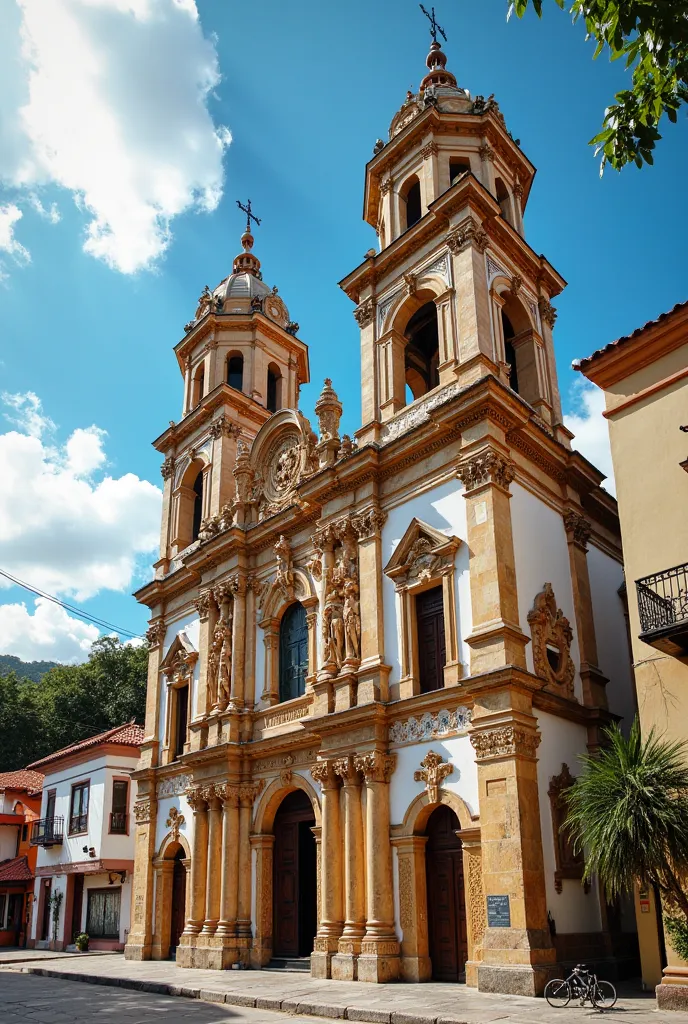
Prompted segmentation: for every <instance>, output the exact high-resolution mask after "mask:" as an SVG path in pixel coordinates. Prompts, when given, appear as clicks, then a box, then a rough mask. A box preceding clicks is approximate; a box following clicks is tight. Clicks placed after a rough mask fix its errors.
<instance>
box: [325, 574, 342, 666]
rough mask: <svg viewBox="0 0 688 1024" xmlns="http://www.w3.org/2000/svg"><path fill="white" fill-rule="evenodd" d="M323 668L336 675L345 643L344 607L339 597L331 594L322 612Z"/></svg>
mask: <svg viewBox="0 0 688 1024" xmlns="http://www.w3.org/2000/svg"><path fill="white" fill-rule="evenodd" d="M322 630H323V641H324V643H323V653H324V658H325V664H324V666H323V668H325V669H326V670H327V671H329V672H330V673H331V674H332V675H336V674H337V672H338V671H339V670H340V668H341V667H342V665H343V664H344V658H345V651H346V642H345V639H344V606H343V604H342V602H341V601H340V600H339V595H338V594H337V593H336V592H332V593H331V594H330V595H329V597H327V598H326V601H325V610H324V612H323V625H322Z"/></svg>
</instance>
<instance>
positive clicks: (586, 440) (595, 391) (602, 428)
mask: <svg viewBox="0 0 688 1024" xmlns="http://www.w3.org/2000/svg"><path fill="white" fill-rule="evenodd" d="M570 397H571V401H572V404H573V405H574V406H575V408H576V412H573V413H570V414H569V415H568V416H564V423H565V425H566V426H567V427H568V428H569V430H570V431H571V432H572V433H573V434H575V435H576V436H575V439H574V441H573V442H572V443H573V447H574V448H577V449H578V451H579V452H580V453H581V454H582V455H584V456H585V457H586V459H588V460H589V461H590V462H592V464H593V466H596V467H597V469H599V470H600V471H601V472H602V473H604V474H605V476H606V477H607V479H606V480H605V481H604V485H603V486H604V487H605V488H606V490H608V491H609V492H610V493H611V494H614V495H615V494H616V484H615V483H614V467H613V466H612V453H611V448H610V447H609V428H608V426H607V421H606V419H605V418H604V417H603V415H602V413H603V411H604V407H605V406H604V393H603V392H602V391H601V390H600V389H599V388H598V387H597V386H596V385H595V384H590V383H588V382H587V381H586V382H585V383H583V382H582V381H578V382H577V383H576V384H574V385H573V387H572V388H571V391H570Z"/></svg>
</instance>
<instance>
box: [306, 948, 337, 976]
mask: <svg viewBox="0 0 688 1024" xmlns="http://www.w3.org/2000/svg"><path fill="white" fill-rule="evenodd" d="M332 956H333V954H332V953H316V952H315V950H314V951H313V952H312V953H311V978H330V977H331V976H332Z"/></svg>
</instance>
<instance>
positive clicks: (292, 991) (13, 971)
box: [0, 954, 688, 1024]
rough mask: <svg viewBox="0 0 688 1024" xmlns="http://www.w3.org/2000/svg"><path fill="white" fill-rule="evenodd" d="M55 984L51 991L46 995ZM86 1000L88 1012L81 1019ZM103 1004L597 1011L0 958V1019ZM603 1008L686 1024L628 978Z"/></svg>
mask: <svg viewBox="0 0 688 1024" xmlns="http://www.w3.org/2000/svg"><path fill="white" fill-rule="evenodd" d="M84 982H90V984H84ZM32 986H33V989H32ZM53 990H54V992H55V993H56V995H55V996H54V997H50V998H47V997H46V995H45V993H46V992H48V993H50V992H51V991H53ZM6 991H7V992H8V993H9V995H5V992H6ZM32 991H35V993H36V995H35V999H36V1000H37V1003H36V1004H35V1005H34V1004H31V1006H32V1009H31V1011H30V1013H27V1011H26V1010H25V1009H24V1008H23V1007H24V1004H23V1003H22V1001H21V998H19V997H18V998H16V999H15V1000H14V1002H13V1001H12V999H11V998H9V996H10V995H11V994H12V992H18V993H20V996H22V995H26V996H27V998H31V993H32ZM58 992H59V995H57V993H58ZM70 993H73V994H72V995H70ZM153 997H154V998H153ZM179 997H182V998H179ZM151 998H153V1002H151V1001H150V1000H151ZM41 1000H42V1002H41ZM211 1003H212V1004H214V1005H210V1004H211ZM84 1007H86V1012H88V1013H90V1017H89V1016H87V1017H83V1013H84ZM100 1007H104V1008H105V1009H104V1010H103V1012H104V1013H105V1014H106V1015H107V1016H108V1017H109V1018H110V1019H111V1020H112V1021H113V1022H116V1024H120V1021H125V1020H126V1021H127V1022H128V1024H138V1022H139V1021H142V1022H143V1021H145V1022H148V1021H149V1020H151V1019H153V1017H151V1016H146V1014H149V1015H150V1014H153V1015H154V1016H156V1017H160V1016H162V1015H164V1014H165V1013H167V1014H168V1016H169V1019H171V1020H176V1019H179V1020H185V1018H186V1016H191V1015H193V1016H194V1019H195V1020H196V1021H197V1022H198V1024H214V1022H215V1021H218V1022H219V1021H227V1020H231V1021H232V1024H268V1022H270V1024H281V1022H284V1016H285V1013H288V1014H290V1015H291V1016H292V1018H294V1017H295V1018H296V1019H297V1020H299V1021H304V1022H311V1024H313V1022H314V1021H317V1020H322V1019H323V1018H330V1019H332V1018H335V1019H337V1018H339V1019H347V1020H355V1021H369V1022H371V1024H492V1022H496V1021H499V1022H500V1024H552V1022H555V1024H556V1022H558V1021H561V1022H562V1024H583V1022H584V1021H585V1022H586V1024H587V1022H589V1021H590V1020H591V1019H594V1020H596V1019H598V1018H599V1011H597V1010H595V1009H593V1008H592V1007H590V1006H589V1005H586V1006H585V1007H580V1006H579V1005H577V1004H576V1005H573V1006H568V1007H566V1008H565V1009H562V1010H554V1009H552V1008H551V1007H550V1006H548V1004H547V1003H546V1002H545V1000H544V999H529V998H526V997H524V996H503V995H490V994H488V993H484V992H477V991H476V990H475V989H471V988H466V986H464V985H449V984H443V983H440V982H430V983H427V984H424V985H412V984H407V983H396V984H390V985H366V984H362V983H358V982H336V981H319V980H317V979H314V978H311V977H310V975H308V974H285V973H283V972H278V971H196V970H184V969H183V968H181V967H177V965H176V964H174V963H172V962H169V961H162V962H160V961H144V962H137V961H132V960H125V959H124V957H123V956H122V955H121V954H108V955H103V956H98V957H89V956H82V955H78V954H77V955H74V956H66V957H61V958H59V959H55V960H51V961H46V960H41V959H37V960H36V962H35V963H27V962H22V963H15V964H7V965H6V966H4V965H2V964H0V1024H5V1021H8V1022H9V1021H13V1022H14V1021H22V1020H25V1019H26V1020H33V1021H36V1022H37V1024H62V1022H64V1024H66V1022H67V1021H68V1020H69V1021H81V1020H82V1019H84V1020H89V1021H90V1020H93V1017H94V1016H95V1014H96V1009H97V1008H100ZM156 1007H157V1008H156ZM280 1010H281V1011H282V1013H281V1014H280V1013H276V1012H270V1011H280ZM97 1012H98V1013H100V1009H97ZM3 1013H6V1014H9V1015H8V1016H3ZM12 1014H13V1015H12ZM22 1014H24V1016H22ZM41 1014H43V1015H44V1016H41ZM45 1014H53V1015H54V1016H45ZM79 1014H81V1015H82V1016H79ZM115 1014H120V1015H121V1014H124V1016H116V1015H115ZM606 1016H607V1017H608V1018H612V1019H613V1020H614V1021H618V1022H619V1024H688V1013H679V1012H671V1011H658V1010H657V1009H656V1003H655V1000H654V995H653V994H652V993H647V994H642V993H640V992H638V991H637V990H636V989H635V988H633V987H628V986H621V987H620V996H619V1001H618V1003H617V1005H616V1007H615V1008H614V1009H613V1010H611V1011H608V1012H607V1013H606Z"/></svg>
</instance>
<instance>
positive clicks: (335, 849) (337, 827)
mask: <svg viewBox="0 0 688 1024" xmlns="http://www.w3.org/2000/svg"><path fill="white" fill-rule="evenodd" d="M311 775H312V776H313V778H314V779H315V781H316V782H319V783H320V798H321V803H322V826H321V827H322V839H321V841H322V855H323V856H322V865H321V886H322V914H321V917H320V920H319V922H318V933H317V935H316V937H315V943H314V946H313V954H312V956H311V975H312V976H313V977H314V978H329V977H330V973H331V962H332V954H333V953H336V952H337V943H338V940H339V936H340V935H341V934H342V929H343V927H344V908H343V899H342V830H341V819H340V806H339V783H340V780H339V776H338V775H337V774H336V772H335V770H334V762H333V761H324V760H323V761H316V763H315V764H314V765H313V767H312V768H311Z"/></svg>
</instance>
